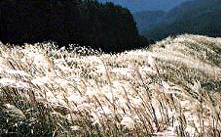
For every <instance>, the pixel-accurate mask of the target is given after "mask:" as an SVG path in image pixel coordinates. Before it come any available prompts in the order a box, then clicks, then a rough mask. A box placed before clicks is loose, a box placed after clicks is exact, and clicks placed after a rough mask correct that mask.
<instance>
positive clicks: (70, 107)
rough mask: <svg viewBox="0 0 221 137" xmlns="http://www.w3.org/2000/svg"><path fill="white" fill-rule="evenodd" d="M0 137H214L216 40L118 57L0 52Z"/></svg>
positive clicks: (177, 42)
mask: <svg viewBox="0 0 221 137" xmlns="http://www.w3.org/2000/svg"><path fill="white" fill-rule="evenodd" d="M0 51H1V52H0V86H1V88H0V98H1V100H0V136H153V135H154V136H180V137H183V136H211V137H215V136H220V135H221V119H220V117H221V114H220V111H221V103H220V100H221V91H220V89H221V58H220V53H221V38H210V37H206V36H199V35H187V34H185V35H179V36H177V37H175V38H171V37H168V38H167V39H164V40H163V41H159V42H157V43H156V44H155V45H152V46H151V48H150V49H149V50H146V49H140V50H132V51H128V52H123V53H121V54H113V55H111V54H103V53H99V52H98V51H94V50H92V49H86V48H84V47H78V48H77V47H75V48H74V49H73V50H72V51H67V50H66V49H64V48H61V49H59V50H58V49H57V48H56V46H55V45H53V44H52V43H45V44H40V43H38V44H35V45H25V46H24V47H23V48H21V47H16V46H9V45H8V46H5V45H3V44H1V45H0Z"/></svg>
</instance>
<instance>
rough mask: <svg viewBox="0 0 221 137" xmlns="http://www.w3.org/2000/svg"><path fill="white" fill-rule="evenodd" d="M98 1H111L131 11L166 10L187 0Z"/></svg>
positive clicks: (104, 0)
mask: <svg viewBox="0 0 221 137" xmlns="http://www.w3.org/2000/svg"><path fill="white" fill-rule="evenodd" d="M98 1H99V2H102V3H105V2H113V3H115V4H119V5H121V6H123V7H126V8H128V9H129V10H130V11H131V12H132V13H135V12H139V11H145V10H164V11H168V10H170V9H172V8H173V7H175V6H176V5H178V4H180V3H182V2H184V1H187V0H98Z"/></svg>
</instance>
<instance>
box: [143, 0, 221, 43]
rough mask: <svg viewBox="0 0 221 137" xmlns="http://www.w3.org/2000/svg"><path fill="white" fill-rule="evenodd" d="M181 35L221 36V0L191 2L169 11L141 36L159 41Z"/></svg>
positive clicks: (193, 0)
mask: <svg viewBox="0 0 221 137" xmlns="http://www.w3.org/2000/svg"><path fill="white" fill-rule="evenodd" d="M182 33H191V34H200V35H207V36H212V37H220V36H221V0H192V1H188V2H184V3H182V4H180V5H179V6H177V7H175V8H174V9H172V10H170V11H169V12H168V13H167V14H165V15H164V16H163V17H162V18H160V19H158V22H157V23H155V24H153V25H152V26H151V27H150V26H149V27H148V28H147V29H146V30H144V31H142V32H141V34H142V35H145V36H148V37H150V38H153V39H155V40H160V39H163V38H165V37H167V36H168V35H176V34H182Z"/></svg>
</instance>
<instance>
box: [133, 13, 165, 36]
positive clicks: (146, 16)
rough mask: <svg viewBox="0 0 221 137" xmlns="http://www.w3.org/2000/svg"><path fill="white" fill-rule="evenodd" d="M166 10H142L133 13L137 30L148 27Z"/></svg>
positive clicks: (140, 30)
mask: <svg viewBox="0 0 221 137" xmlns="http://www.w3.org/2000/svg"><path fill="white" fill-rule="evenodd" d="M164 14H166V12H164V11H162V10H159V11H142V12H137V13H134V14H133V17H134V20H135V21H136V26H137V29H138V31H139V32H142V31H144V30H145V29H149V27H150V26H151V25H152V24H154V23H156V22H157V21H158V19H159V18H161V17H162V16H163V15H164Z"/></svg>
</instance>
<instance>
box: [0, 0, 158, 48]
mask: <svg viewBox="0 0 221 137" xmlns="http://www.w3.org/2000/svg"><path fill="white" fill-rule="evenodd" d="M0 15H1V19H0V22H1V23H0V25H1V26H0V32H1V34H0V38H1V39H0V40H1V41H2V42H3V43H4V44H5V43H11V44H19V45H22V44H23V43H36V42H43V41H48V40H51V41H55V42H56V43H57V44H58V45H59V47H61V46H66V47H67V46H68V44H79V45H81V46H91V47H92V48H94V49H99V48H101V49H102V50H103V51H104V52H121V51H124V50H130V49H135V48H140V47H146V46H148V45H149V44H150V43H153V42H154V41H152V40H150V39H146V38H144V37H143V36H140V35H139V34H138V30H137V28H136V22H135V21H134V19H133V16H132V14H131V13H130V11H129V10H128V9H126V8H124V7H122V6H120V5H114V4H113V3H111V2H107V3H105V4H104V3H99V2H98V1H97V0H84V1H83V0H62V1H61V0H1V2H0Z"/></svg>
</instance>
